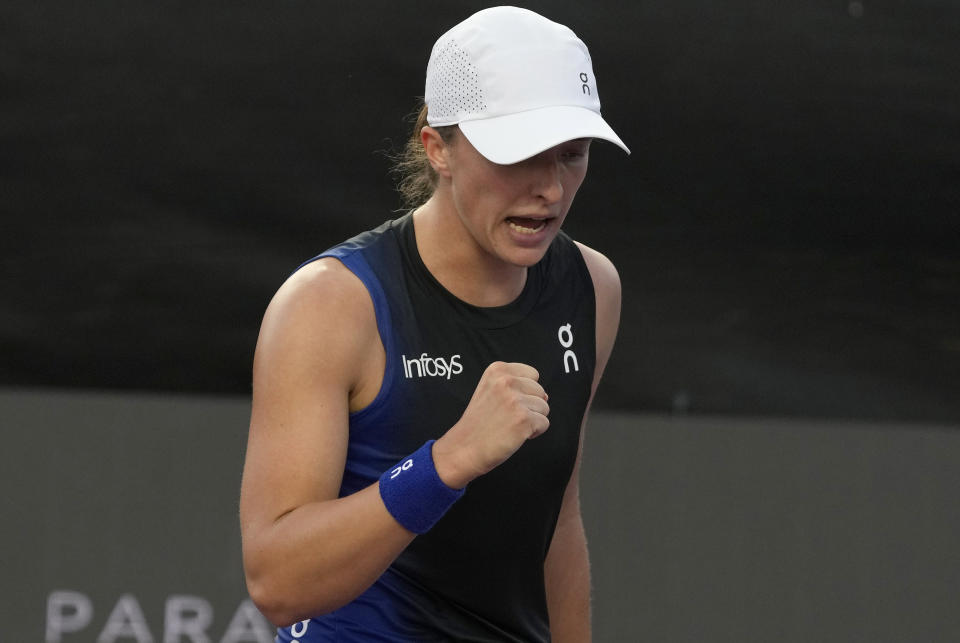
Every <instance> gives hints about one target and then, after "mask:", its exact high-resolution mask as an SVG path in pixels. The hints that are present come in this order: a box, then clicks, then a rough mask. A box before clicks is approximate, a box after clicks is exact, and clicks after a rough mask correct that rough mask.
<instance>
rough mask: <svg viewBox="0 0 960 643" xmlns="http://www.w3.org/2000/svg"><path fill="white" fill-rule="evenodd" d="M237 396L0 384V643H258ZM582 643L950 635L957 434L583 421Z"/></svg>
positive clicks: (895, 639)
mask: <svg viewBox="0 0 960 643" xmlns="http://www.w3.org/2000/svg"><path fill="white" fill-rule="evenodd" d="M248 409H249V404H248V402H247V401H246V400H244V399H241V398H215V397H188V396H156V395H116V394H109V395H108V394H94V393H85V394H78V393H63V392H53V391H16V390H7V391H3V392H0V418H2V427H3V435H4V448H3V450H2V451H0V471H2V472H3V473H2V475H3V482H4V491H5V492H4V494H3V496H2V498H0V509H2V510H3V514H2V515H4V516H5V517H6V519H5V520H4V523H3V527H2V529H0V551H3V552H4V554H3V557H4V559H3V564H2V567H3V574H2V576H0V588H2V593H0V601H2V602H0V604H2V605H3V614H4V616H3V618H2V623H0V640H3V641H16V642H20V641H23V642H32V641H44V642H46V643H57V642H63V643H75V642H85V641H89V642H96V643H114V642H116V643H128V642H130V641H136V642H137V643H149V642H156V643H159V642H161V641H162V642H163V643H210V642H212V643H240V642H251V643H267V642H268V641H272V638H273V635H272V629H273V628H272V627H271V626H270V625H268V624H267V623H266V621H265V620H264V619H263V617H262V616H261V615H260V614H259V612H257V610H256V609H255V608H254V606H253V605H252V604H251V603H250V602H249V600H248V598H247V596H246V593H245V588H244V581H243V574H242V566H241V554H240V534H239V526H238V519H237V500H238V491H239V485H240V474H241V470H242V459H243V452H244V445H245V440H246V425H247V420H248ZM587 431H588V433H587V442H586V451H585V460H584V469H583V472H584V473H583V488H582V503H583V508H584V518H585V521H586V526H587V533H588V539H589V541H590V547H591V552H592V561H593V577H594V587H595V593H594V631H595V637H596V640H597V641H598V643H606V642H609V643H621V642H624V641H642V640H651V641H669V642H671V643H676V642H681V641H690V642H691V643H692V642H694V641H696V642H698V643H702V642H704V641H709V642H718V643H726V642H729V643H742V642H743V641H778V642H788V643H789V642H796V643H809V641H818V642H819V643H827V642H836V643H849V642H850V641H871V642H872V643H882V642H889V643H902V642H903V641H924V642H925V643H941V642H942V643H948V642H951V643H952V642H954V641H956V634H957V632H960V613H958V612H957V610H956V597H957V596H958V595H960V557H958V556H957V546H956V544H957V542H960V508H958V504H957V501H956V493H957V489H958V488H960V467H958V466H957V462H960V431H958V430H957V427H937V426H919V425H917V426H910V425H886V424H865V423H861V424H854V423H836V422H835V423H828V422H820V423H818V422H810V421H783V420H769V419H751V420H742V419H738V418H708V417H683V416H677V417H669V416H651V415H639V414H637V415H630V414H610V413H597V414H595V415H594V417H593V418H592V420H591V422H590V423H589V426H588V429H587Z"/></svg>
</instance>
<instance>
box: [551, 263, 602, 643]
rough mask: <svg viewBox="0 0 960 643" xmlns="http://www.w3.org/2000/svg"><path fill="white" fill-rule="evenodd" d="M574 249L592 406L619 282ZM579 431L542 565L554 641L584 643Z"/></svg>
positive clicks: (585, 571) (586, 614)
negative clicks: (586, 313)
mask: <svg viewBox="0 0 960 643" xmlns="http://www.w3.org/2000/svg"><path fill="white" fill-rule="evenodd" d="M577 245H579V246H580V250H581V252H582V253H583V257H584V260H585V261H586V263H587V267H588V269H589V270H590V275H591V277H592V279H593V286H594V292H595V293H596V301H597V367H596V370H595V371H594V378H593V389H592V391H591V396H590V398H591V402H592V400H593V394H595V393H596V390H597V385H598V384H599V383H600V378H601V377H602V376H603V370H604V368H605V367H606V365H607V361H608V360H609V359H610V354H611V352H612V350H613V344H614V341H615V339H616V336H617V329H618V327H619V323H620V278H619V276H618V275H617V271H616V269H615V268H614V266H613V264H612V263H610V261H609V260H608V259H607V258H606V257H604V256H603V255H601V254H600V253H598V252H596V251H595V250H592V249H590V248H588V247H586V246H584V245H582V244H577ZM588 412H589V407H588ZM584 425H586V414H585V415H584ZM583 428H585V427H581V432H580V436H581V439H580V453H578V454H577V463H576V466H575V467H574V470H573V475H572V476H571V477H570V481H569V483H568V484H567V489H566V492H565V493H564V497H563V504H562V505H561V508H560V516H559V518H558V520H557V527H556V530H555V531H554V534H553V540H552V541H551V543H550V550H549V552H548V553H547V559H546V562H545V564H544V575H545V582H546V592H547V608H548V611H549V614H550V630H551V633H552V636H553V640H554V641H555V642H556V643H567V642H577V643H584V642H585V641H590V640H591V634H590V560H589V554H588V551H587V539H586V534H585V532H584V528H583V519H582V517H581V513H580V497H579V479H580V459H581V454H582V451H583Z"/></svg>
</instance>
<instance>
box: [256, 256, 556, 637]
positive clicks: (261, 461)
mask: <svg viewBox="0 0 960 643" xmlns="http://www.w3.org/2000/svg"><path fill="white" fill-rule="evenodd" d="M385 358H386V356H385V355H384V350H383V344H382V342H381V341H380V338H379V333H378V331H377V323H376V316H375V314H374V310H373V302H372V301H371V299H370V296H369V294H368V293H367V290H366V287H365V286H364V285H363V283H362V282H361V281H360V280H359V279H358V278H357V277H356V276H355V275H354V274H353V273H351V272H350V271H349V270H348V269H347V268H346V267H345V266H343V264H341V263H340V262H338V261H336V260H334V259H321V260H319V261H316V262H314V263H313V264H310V265H308V266H306V267H305V268H303V269H301V270H299V271H298V272H297V273H296V274H294V275H293V276H292V277H291V278H290V279H289V280H288V281H287V282H286V283H285V284H284V285H283V286H282V287H281V288H280V290H279V291H278V292H277V295H276V296H275V297H274V299H273V301H271V302H270V305H269V306H268V308H267V312H266V314H265V315H264V319H263V324H262V326H261V329H260V338H259V340H258V342H257V352H256V356H255V358H254V366H253V408H252V411H251V419H250V435H249V439H248V442H247V457H246V462H245V464H244V471H243V483H242V486H241V491H240V529H241V534H242V537H243V563H244V571H245V573H246V579H247V590H248V591H249V592H250V597H251V598H252V599H253V601H254V603H255V604H256V605H257V607H258V608H259V609H260V611H261V612H263V614H264V616H266V617H267V618H268V619H270V621H271V622H273V623H274V624H276V625H280V626H285V625H290V624H292V623H296V622H297V621H300V620H303V619H306V618H309V617H312V616H316V615H318V614H323V613H326V612H329V611H331V610H334V609H337V608H338V607H341V606H343V605H345V604H346V603H349V602H350V601H351V600H353V599H354V598H356V597H357V596H359V595H360V594H361V593H362V592H363V591H364V590H366V589H367V588H368V587H369V586H370V585H372V584H373V583H374V581H376V579H377V578H379V576H380V575H381V574H382V573H383V572H384V571H385V570H386V569H387V567H389V566H390V564H391V563H392V562H393V561H394V559H395V558H396V557H397V556H398V555H399V554H400V553H401V552H402V551H403V550H404V549H405V548H406V547H407V545H409V544H410V542H411V541H412V540H413V538H414V534H413V532H411V531H408V530H407V529H406V528H404V527H403V526H402V525H401V524H400V523H399V522H397V521H396V520H395V519H394V518H393V516H391V515H390V513H389V512H388V511H387V508H386V506H385V505H384V503H383V500H382V499H381V496H380V490H379V484H378V483H374V484H372V485H370V486H369V487H367V488H365V489H363V490H361V491H358V492H357V493H354V494H352V495H350V496H346V497H344V498H338V497H337V496H338V494H339V491H340V482H341V479H342V477H343V469H344V464H345V462H346V453H347V440H348V436H349V425H348V416H349V413H350V411H354V410H358V409H360V408H363V407H364V406H366V405H367V404H368V403H369V402H371V401H372V400H373V399H374V397H376V395H377V392H378V391H379V389H380V385H381V382H382V378H383V372H384V360H385ZM538 379H539V375H538V374H537V371H536V370H535V369H534V368H532V367H531V366H527V365H525V364H505V363H503V362H496V363H494V364H491V365H489V366H488V367H487V368H486V369H485V370H484V372H483V374H482V375H481V377H480V381H479V383H478V384H477V388H476V390H475V391H474V393H473V396H472V397H471V399H470V403H469V404H468V405H467V408H466V409H465V410H464V413H463V415H462V416H461V418H460V420H459V421H458V422H457V423H456V424H454V425H453V426H452V427H449V428H448V430H445V431H444V427H437V429H438V431H439V432H442V433H443V434H442V435H440V436H439V437H438V439H437V441H436V442H435V443H434V445H433V450H432V456H433V460H434V466H435V468H436V471H437V475H438V476H439V477H440V479H441V480H442V481H443V482H445V483H446V484H447V485H448V486H449V487H452V488H455V489H459V488H461V487H464V486H466V485H467V484H468V483H469V482H470V481H471V480H473V479H474V478H476V477H477V476H480V475H483V474H485V473H487V472H488V471H490V470H492V469H493V468H494V467H496V466H498V465H499V464H500V463H502V462H503V461H504V460H506V459H507V458H509V457H510V456H511V455H513V453H514V452H515V451H516V450H517V449H518V448H520V446H521V445H522V444H523V443H524V442H526V441H527V440H529V439H531V438H535V437H536V436H538V435H540V434H542V433H543V432H544V431H546V430H547V428H548V427H549V424H550V423H549V420H548V419H547V415H548V413H549V405H548V404H547V402H546V398H547V395H546V393H545V392H544V390H543V388H542V387H541V386H540V384H539V383H538V381H537V380H538Z"/></svg>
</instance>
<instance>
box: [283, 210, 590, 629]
mask: <svg viewBox="0 0 960 643" xmlns="http://www.w3.org/2000/svg"><path fill="white" fill-rule="evenodd" d="M321 257H335V258H336V259H338V260H339V261H341V262H342V263H343V264H344V265H345V266H346V267H347V268H349V269H350V270H351V271H352V272H353V273H354V274H355V275H357V277H359V278H360V279H361V280H362V281H363V283H364V285H365V286H366V288H367V290H368V292H369V293H370V297H371V298H372V300H373V304H374V310H375V312H376V318H377V328H378V330H379V334H380V339H381V341H382V342H383V346H384V350H385V352H386V368H385V372H384V376H383V384H382V386H381V389H380V391H379V393H378V395H377V397H376V398H375V399H374V401H373V402H372V403H371V404H370V405H369V406H368V407H366V408H365V409H363V410H361V411H358V412H356V413H353V414H351V416H350V439H349V446H348V452H347V461H346V468H345V471H344V476H343V484H342V487H341V490H340V495H341V497H342V496H346V495H349V494H351V493H354V492H356V491H359V490H360V489H363V488H365V487H368V486H369V485H371V484H374V483H376V482H377V479H378V478H379V477H380V474H381V473H383V472H384V471H385V470H387V469H388V468H390V467H392V466H393V465H395V464H396V463H397V462H398V461H399V460H401V459H402V458H403V457H404V456H407V455H409V454H410V453H411V452H413V451H415V450H416V449H417V448H418V447H420V446H421V445H422V444H423V443H424V442H425V441H427V440H429V439H436V438H439V437H440V436H442V435H443V434H444V433H445V432H446V431H447V429H449V428H450V427H452V426H453V425H454V424H455V423H456V422H457V421H458V420H459V419H460V416H461V415H462V414H463V411H464V410H465V409H466V407H467V404H468V402H469V401H470V398H471V396H472V395H473V391H474V389H475V388H476V386H477V383H478V382H479V381H480V376H481V375H482V373H483V371H484V370H485V369H486V367H487V366H488V365H489V364H490V363H492V362H495V361H505V362H522V363H525V364H529V365H531V366H533V367H534V368H536V369H537V370H538V371H539V372H540V382H541V384H542V385H543V387H544V389H545V390H546V391H547V394H548V395H549V396H550V416H549V419H550V428H549V430H547V432H546V433H544V434H543V435H541V436H539V437H537V438H535V439H533V440H530V441H528V442H526V443H525V444H524V445H523V446H522V447H521V448H520V449H519V450H518V451H517V452H516V453H515V454H514V455H513V456H512V457H511V458H510V459H509V460H507V461H506V462H504V463H503V464H502V465H500V466H499V467H497V468H496V469H494V470H493V471H491V472H490V473H488V474H486V475H484V476H482V477H480V478H478V479H476V480H474V481H473V482H471V483H470V484H469V485H468V487H467V491H466V493H465V495H464V496H463V497H462V498H461V499H460V500H459V501H458V502H457V503H456V504H455V505H454V506H453V507H452V508H451V509H450V511H448V512H447V514H446V515H445V516H444V517H443V518H442V519H441V520H440V521H439V522H438V523H437V524H436V525H435V526H434V527H433V528H432V529H431V530H430V531H429V532H428V533H426V534H423V535H420V536H418V537H417V538H415V539H414V541H413V542H412V543H411V544H410V545H409V546H408V547H407V549H406V550H404V552H403V553H402V554H400V556H399V557H398V558H397V559H396V561H395V562H394V563H393V565H392V566H391V567H390V568H389V569H388V570H387V572H386V573H384V575H383V576H382V577H381V578H380V579H379V580H378V581H377V582H376V583H375V584H374V585H373V586H372V587H371V588H370V589H369V590H367V591H366V592H365V593H364V594H362V595H361V596H360V597H358V598H357V599H355V600H354V601H353V602H352V603H350V604H349V605H347V606H345V607H343V608H341V609H339V610H336V611H334V612H331V613H329V614H325V615H322V616H318V617H316V618H314V619H310V620H307V621H303V622H302V623H298V624H296V625H294V626H293V627H285V628H281V629H280V630H279V631H278V636H277V641H299V642H300V643H314V642H317V641H409V642H411V643H412V642H414V641H415V642H417V643H424V642H430V641H437V642H439V641H476V642H480V641H489V642H494V641H496V642H498V643H499V642H503V641H549V640H550V631H549V621H548V616H547V607H546V597H545V593H544V577H543V565H544V560H545V557H546V554H547V550H548V548H549V546H550V540H551V538H552V536H553V531H554V527H555V526H556V522H557V515H558V513H559V510H560V504H561V500H562V498H563V493H564V490H565V488H566V485H567V482H568V481H569V479H570V475H571V473H572V470H573V466H574V462H575V459H576V454H577V446H578V442H579V436H580V425H581V422H582V420H583V416H584V413H585V411H586V406H587V402H588V400H589V397H590V388H591V382H592V381H593V371H594V365H595V358H596V357H595V337H596V332H595V302H594V292H593V283H592V281H591V279H590V274H589V272H588V270H587V267H586V264H585V263H584V260H583V257H582V255H581V253H580V250H579V248H577V246H576V245H575V244H574V242H573V241H572V240H571V239H570V238H569V237H568V236H567V235H565V234H564V233H562V232H561V233H560V234H559V235H558V236H557V238H556V239H555V241H554V242H553V243H552V244H551V246H550V248H549V249H548V251H547V253H546V255H545V256H544V258H543V259H542V260H541V261H540V262H539V263H538V264H536V265H535V266H533V267H531V268H530V269H529V270H528V274H527V281H526V284H525V286H524V289H523V292H522V293H521V294H520V296H519V297H518V298H517V299H516V300H515V301H513V302H512V303H510V304H508V305H506V306H501V307H495V308H478V307H476V306H472V305H470V304H467V303H465V302H463V301H461V300H460V299H458V298H456V297H455V296H454V295H452V294H451V293H450V292H449V291H447V290H446V289H445V288H444V287H443V286H442V285H441V284H440V283H439V282H438V281H437V280H436V279H435V278H434V277H433V276H432V275H431V274H430V272H429V271H428V270H427V268H426V266H425V265H424V264H423V261H422V260H421V258H420V254H419V252H418V251H417V244H416V237H415V233H414V225H413V219H412V216H411V215H409V214H408V215H406V216H404V217H401V218H400V219H397V220H395V221H390V222H387V223H385V224H383V225H381V226H380V227H379V228H377V229H375V230H372V231H369V232H365V233H363V234H361V235H359V236H357V237H354V238H353V239H350V240H349V241H346V242H345V243H343V244H340V245H338V246H336V247H334V248H331V249H330V250H328V251H326V252H324V253H323V254H321V255H319V256H318V257H316V258H315V259H319V258H321ZM311 261H313V260H311ZM308 263H309V262H308Z"/></svg>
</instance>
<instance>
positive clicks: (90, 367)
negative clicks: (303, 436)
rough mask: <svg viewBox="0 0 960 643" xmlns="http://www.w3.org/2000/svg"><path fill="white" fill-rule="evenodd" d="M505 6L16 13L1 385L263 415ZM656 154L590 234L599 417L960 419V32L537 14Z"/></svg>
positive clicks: (850, 14)
mask: <svg viewBox="0 0 960 643" xmlns="http://www.w3.org/2000/svg"><path fill="white" fill-rule="evenodd" d="M484 6H487V5H486V4H482V3H475V2H452V1H450V0H443V1H440V0H435V1H425V2H418V3H415V4H411V3H397V2H385V1H376V2H357V3H331V2H304V1H299V0H298V1H285V2H251V1H246V0H243V1H236V0H231V1H230V2H203V3H187V2H179V3H178V2H167V3H150V2H144V1H142V0H133V1H130V0H125V1H119V0H116V1H106V0H95V1H93V2H87V3H71V2H64V1H62V0H57V1H47V2H43V3H37V2H27V1H26V0H8V1H7V2H4V3H3V4H2V5H0V209H2V210H0V215H2V219H0V220H2V234H0V239H2V241H0V262H2V264H0V265H2V268H0V270H2V275H3V279H2V286H0V297H2V302H3V303H2V304H0V354H2V360H0V385H3V386H8V387H81V388H86V389H122V390H147V389H149V390H159V391H176V392H202V393H229V394H241V395H246V394H248V393H249V378H250V375H249V373H250V366H251V361H252V355H253V348H254V345H255V341H256V334H257V328H258V325H259V322H260V318H261V315H262V313H263V310H264V308H265V306H266V305H267V303H268V301H269V298H270V297H271V295H272V293H273V292H274V291H275V290H276V288H277V287H278V286H279V284H280V283H281V282H282V281H283V279H284V278H285V277H286V276H287V274H289V272H290V271H291V270H293V269H294V268H295V267H296V266H297V265H298V264H299V263H300V262H301V261H302V260H303V259H305V258H308V257H310V256H312V255H314V254H316V253H318V252H319V251H321V250H323V249H324V248H326V247H328V246H330V245H332V244H334V243H336V242H338V241H340V240H342V239H344V238H346V237H348V236H352V235H353V234H355V233H356V232H359V231H361V230H363V229H366V228H370V227H373V226H375V225H377V224H378V223H380V222H381V221H382V220H384V219H386V218H388V217H391V216H394V215H395V214H394V213H395V211H396V209H397V208H398V207H399V202H398V199H397V197H396V195H395V193H394V191H393V182H392V179H391V177H390V175H389V167H390V163H389V161H388V159H387V156H388V154H387V153H388V152H389V151H390V150H395V149H396V148H398V147H399V146H400V145H401V144H402V141H403V140H404V138H405V137H406V135H407V130H408V128H409V123H408V122H406V121H405V120H404V117H405V115H407V114H408V113H409V112H410V111H412V110H413V109H414V107H415V106H416V102H417V100H418V96H420V95H421V94H422V92H423V75H424V70H425V66H426V61H427V58H428V56H429V52H430V48H431V46H432V44H433V41H434V40H435V39H436V37H437V36H438V35H439V34H440V33H442V32H443V31H444V30H445V29H447V28H448V27H450V26H452V25H453V24H454V23H456V22H457V21H459V20H461V19H462V18H464V17H466V16H467V15H469V13H471V12H472V11H474V10H476V9H479V8H482V7H484ZM525 6H527V7H529V8H531V9H534V10H538V11H541V12H542V13H544V14H545V15H547V16H548V17H550V18H552V19H555V20H557V21H560V22H563V23H566V24H568V25H570V26H571V27H573V28H574V30H575V31H577V33H578V34H579V35H580V36H581V37H582V38H583V39H584V40H585V41H586V42H587V44H588V45H589V46H590V48H591V52H592V54H593V58H594V67H595V71H596V73H597V77H598V85H599V90H600V96H601V100H602V102H603V109H604V115H605V116H606V118H607V120H608V121H609V122H610V123H611V124H612V125H613V126H614V127H615V129H617V131H618V132H619V133H620V135H621V136H622V137H623V139H624V140H625V141H626V142H627V144H628V145H629V146H631V148H632V149H633V155H632V156H630V157H626V156H624V155H623V154H622V153H620V151H619V150H617V149H616V148H614V147H613V146H612V145H608V144H599V143H598V144H597V145H595V146H594V148H593V153H592V159H591V165H592V167H591V171H590V175H589V176H588V178H587V182H586V184H585V185H584V187H583V188H582V190H581V192H580V195H579V196H578V199H577V203H576V204H575V206H574V209H573V211H572V213H571V216H570V218H569V219H568V227H567V229H568V231H569V232H571V234H572V235H573V236H575V237H576V238H578V239H580V240H582V241H584V242H586V243H588V244H589V245H592V246H594V247H596V248H598V249H599V250H601V251H603V252H604V253H606V254H607V255H608V256H610V257H611V259H613V260H614V262H615V263H616V264H617V265H618V267H619V269H620V272H621V276H622V279H623V284H624V308H623V317H622V326H621V333H620V338H619V340H618V350H617V352H616V354H615V356H614V358H613V359H612V361H611V363H610V366H609V368H608V373H607V377H606V379H605V384H604V386H603V387H602V390H601V394H600V395H599V397H598V399H597V403H596V404H597V407H598V408H604V409H617V410H628V411H653V412H662V411H671V412H678V413H683V412H690V413H714V414H737V415H789V416H806V417H817V416H829V417H834V418H860V419H869V420H908V421H924V422H949V423H956V422H960V396H958V395H957V390H958V388H960V387H958V384H960V224H958V210H960V181H958V179H960V151H958V150H960V107H958V106H960V40H958V39H957V37H956V36H957V34H958V33H960V4H958V3H956V2H944V1H933V0H914V1H913V2H910V3H903V2H892V1H890V0H884V1H879V2H870V1H867V2H864V3H859V2H844V1H836V2H833V1H831V2H828V1H825V0H816V1H809V0H804V1H803V2H800V1H798V0H794V1H787V2H780V3H756V2H742V1H741V2H725V3H717V2H707V1H705V0H698V1H690V2H677V1H675V0H657V1H650V2H638V3H614V2H593V3H576V2H551V3H546V2H531V3H527V4H526V5H525Z"/></svg>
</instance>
